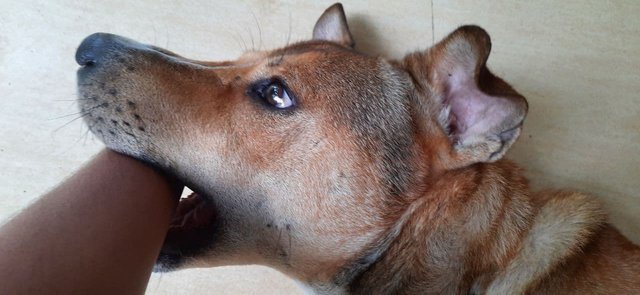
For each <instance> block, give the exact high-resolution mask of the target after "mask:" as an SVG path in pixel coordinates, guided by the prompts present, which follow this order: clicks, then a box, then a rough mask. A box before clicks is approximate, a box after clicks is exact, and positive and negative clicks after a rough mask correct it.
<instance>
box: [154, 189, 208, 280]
mask: <svg viewBox="0 0 640 295" xmlns="http://www.w3.org/2000/svg"><path fill="white" fill-rule="evenodd" d="M216 217H217V212H216V210H215V206H214V205H213V204H212V202H211V201H210V200H209V199H208V198H206V197H204V196H203V195H201V194H198V193H191V194H190V195H189V196H187V197H186V198H181V199H180V202H179V203H178V206H177V208H176V211H175V212H174V214H173V217H172V219H171V223H170V225H169V231H168V232H167V236H166V238H165V241H164V244H163V246H162V249H161V250H160V254H159V256H158V260H157V261H156V266H155V267H154V271H155V272H167V271H171V270H174V269H176V268H178V267H179V266H180V265H181V264H183V263H184V262H185V260H188V259H189V258H194V257H196V256H198V255H199V254H202V253H204V252H207V250H209V249H210V248H211V247H212V246H213V245H212V244H213V242H214V240H215V238H216V236H217V234H216V229H217V225H218V223H217V218H216Z"/></svg>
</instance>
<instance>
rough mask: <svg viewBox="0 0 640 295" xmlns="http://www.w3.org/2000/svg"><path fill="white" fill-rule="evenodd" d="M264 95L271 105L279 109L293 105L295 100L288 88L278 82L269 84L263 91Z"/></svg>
mask: <svg viewBox="0 0 640 295" xmlns="http://www.w3.org/2000/svg"><path fill="white" fill-rule="evenodd" d="M262 97H263V98H264V99H265V100H266V101H267V102H268V103H269V104H270V105H272V106H274V107H276V108H279V109H286V108H288V107H290V106H292V105H293V100H292V99H291V97H290V96H289V93H287V90H286V88H285V87H284V86H283V85H282V84H280V83H278V82H273V83H271V84H269V85H268V86H267V88H266V89H265V90H264V91H263V92H262Z"/></svg>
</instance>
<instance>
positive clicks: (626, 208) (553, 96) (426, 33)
mask: <svg viewBox="0 0 640 295" xmlns="http://www.w3.org/2000/svg"><path fill="white" fill-rule="evenodd" d="M330 4H331V2H329V1H313V2H311V1H304V2H303V1H294V0H285V1H277V0H264V1H260V0H252V1H243V2H239V1H227V2H221V1H192V2H190V4H188V5H187V4H184V3H182V2H181V1H150V0H142V1H97V0H87V1H72V0H57V1H21V0H0V8H1V9H0V102H1V104H0V167H2V168H3V169H2V172H1V173H0V221H2V220H6V219H7V218H9V217H10V216H11V215H12V214H15V213H16V212H17V211H19V210H20V208H23V207H24V206H26V205H28V204H29V203H30V202H31V201H33V199H34V198H35V197H37V196H38V195H40V194H42V193H43V192H45V191H46V190H47V189H49V188H51V187H52V186H53V185H55V184H56V183H57V182H59V181H60V180H62V179H64V177H65V176H67V175H69V174H70V173H71V172H72V171H74V170H75V169H76V168H77V167H78V166H79V165H81V163H83V162H84V161H86V160H87V159H88V158H90V157H91V155H93V154H95V153H96V152H97V151H98V150H99V149H100V148H101V147H102V145H101V144H100V143H99V142H97V141H96V140H94V139H92V137H91V136H90V135H87V134H86V132H85V131H86V128H85V127H83V126H82V123H81V122H80V120H76V121H73V122H71V123H69V124H67V123H68V122H69V121H70V120H71V119H73V118H74V116H69V117H63V118H57V117H60V116H64V115H68V114H71V113H75V112H76V110H75V106H74V103H73V102H72V101H68V100H72V99H73V98H74V96H75V86H74V84H75V69H76V65H75V62H74V60H73V54H74V50H75V47H76V46H77V45H78V43H79V42H80V40H82V38H83V37H84V36H86V35H88V34H90V33H92V32H96V31H105V32H111V33H116V34H120V35H124V36H129V37H131V38H134V39H137V40H139V41H142V42H146V43H153V44H156V45H159V46H162V47H166V48H168V49H171V50H172V51H175V52H178V53H180V54H183V55H185V56H188V57H192V58H196V59H205V60H207V59H208V60H219V59H228V58H234V57H235V56H237V55H238V54H239V53H240V52H241V51H242V50H243V48H245V47H248V48H251V47H254V48H273V47H277V46H279V45H283V44H284V43H285V42H286V40H287V38H288V35H289V34H290V35H291V37H290V38H291V40H302V39H305V38H307V37H308V36H309V35H310V32H311V28H312V26H313V23H314V22H315V18H316V17H317V16H318V15H319V14H320V13H321V12H322V10H323V9H324V8H325V7H326V6H328V5H330ZM344 5H345V8H346V10H347V13H348V20H349V22H350V24H351V27H352V32H353V33H354V35H355V38H356V41H357V43H358V48H360V49H361V50H363V51H365V52H368V53H371V54H384V55H387V56H391V57H399V56H402V54H403V53H405V52H408V51H412V50H416V49H420V48H425V47H426V46H429V45H431V44H432V43H433V40H434V37H435V39H436V40H437V39H439V38H441V37H443V36H444V35H446V34H447V33H448V32H449V31H451V30H452V29H454V28H455V27H457V26H458V25H461V24H466V23H474V24H479V25H482V26H483V27H485V28H486V29H487V30H488V31H489V32H490V34H491V35H492V37H493V54H492V56H491V58H490V61H489V64H490V66H491V67H492V69H493V70H494V71H495V72H496V73H498V74H499V75H501V76H503V77H505V78H506V79H507V80H508V81H510V82H511V83H512V84H513V85H514V86H515V87H516V88H517V89H518V90H519V91H520V92H522V93H523V94H524V95H525V96H526V97H527V98H528V100H529V103H530V113H529V117H528V119H527V121H526V123H525V130H524V133H523V135H522V136H521V139H520V141H519V143H517V144H516V146H515V148H514V149H513V150H512V152H511V153H510V156H511V158H513V159H514V160H516V161H517V162H519V163H521V164H522V165H523V166H524V167H526V168H527V174H528V175H529V176H530V177H531V179H532V184H533V185H534V187H537V188H540V187H572V188H575V189H579V190H581V191H584V192H589V193H592V194H594V195H596V196H598V197H599V198H600V199H601V200H602V201H603V203H604V204H605V206H606V208H607V209H608V210H609V212H610V213H611V220H612V221H613V222H614V224H615V225H616V226H618V227H619V228H620V229H621V230H622V231H623V232H624V233H625V234H627V235H628V236H629V237H631V238H632V239H633V240H634V241H636V242H640V193H639V192H640V18H639V17H638V15H640V2H638V1H526V2H525V1H517V2H516V1H506V0H505V1H471V0H469V1H463V0H460V1H439V0H434V1H365V0H361V1H345V3H344ZM258 25H259V27H260V29H258ZM0 238H1V237H0ZM148 293H149V294H296V293H300V291H299V289H297V287H296V286H295V284H293V282H292V281H290V280H288V279H286V278H284V276H282V275H281V274H279V273H277V272H275V271H272V270H269V269H266V268H263V267H256V266H250V267H227V268H219V269H208V270H188V271H181V272H177V273H171V274H164V275H153V276H152V279H151V282H150V284H149V288H148Z"/></svg>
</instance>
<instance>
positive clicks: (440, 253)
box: [347, 160, 534, 294]
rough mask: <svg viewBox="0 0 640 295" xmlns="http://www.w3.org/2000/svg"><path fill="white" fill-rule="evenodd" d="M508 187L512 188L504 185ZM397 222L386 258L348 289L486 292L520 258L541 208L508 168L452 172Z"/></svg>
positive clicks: (505, 163)
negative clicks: (537, 209) (494, 276)
mask: <svg viewBox="0 0 640 295" xmlns="http://www.w3.org/2000/svg"><path fill="white" fill-rule="evenodd" d="M506 183H509V185H508V186H507V185H505V184H506ZM425 186H427V187H428V189H427V191H426V192H425V193H424V194H423V195H421V196H420V197H418V198H416V199H414V200H412V201H411V202H410V204H409V205H408V206H407V207H406V211H405V214H403V215H401V217H400V218H399V219H398V220H397V224H398V225H399V226H398V229H395V228H393V229H395V230H397V233H394V232H393V230H392V231H391V233H390V236H395V237H394V239H393V240H391V241H389V243H386V244H387V245H385V243H382V245H381V246H382V247H385V248H384V249H385V251H384V252H383V253H381V254H380V255H378V257H377V260H376V261H375V262H373V263H371V264H370V265H369V266H368V268H367V269H366V270H364V271H362V272H361V273H360V274H359V275H358V276H356V277H355V279H354V280H353V281H351V283H350V284H349V287H348V288H347V289H349V290H350V293H354V294H413V293H416V294H425V293H434V294H436V293H437V294H458V293H473V292H472V289H484V288H485V287H486V285H487V284H488V283H489V282H490V280H491V279H492V278H489V277H486V276H485V275H483V274H490V273H495V272H497V271H498V270H500V269H503V268H504V267H505V265H507V264H508V262H509V261H510V260H511V258H512V257H514V255H515V254H516V252H517V250H518V248H519V247H520V244H521V241H522V237H523V236H524V235H525V234H526V232H527V231H528V229H529V227H530V226H531V221H532V217H533V215H534V207H533V205H532V204H531V202H530V198H529V196H528V193H527V191H528V188H527V182H526V180H525V179H524V177H523V176H522V174H521V172H520V170H519V169H518V168H517V167H516V166H515V165H513V164H512V163H510V162H509V161H506V160H502V161H499V162H496V163H492V164H476V165H472V166H470V167H467V168H464V169H458V170H455V171H449V172H445V173H443V174H442V175H441V176H439V177H437V178H435V180H434V181H432V182H430V183H429V184H426V185H425Z"/></svg>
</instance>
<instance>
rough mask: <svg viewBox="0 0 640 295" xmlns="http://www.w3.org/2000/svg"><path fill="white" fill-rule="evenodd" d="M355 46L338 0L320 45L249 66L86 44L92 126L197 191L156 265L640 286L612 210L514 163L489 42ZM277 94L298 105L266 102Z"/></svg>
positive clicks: (247, 61) (428, 280) (483, 38)
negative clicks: (553, 186) (544, 183)
mask: <svg viewBox="0 0 640 295" xmlns="http://www.w3.org/2000/svg"><path fill="white" fill-rule="evenodd" d="M353 46H354V40H353V38H352V36H351V33H350V32H349V29H348V25H347V20H346V17H345V15H344V12H343V10H342V6H341V5H340V4H336V5H334V6H332V7H330V8H329V9H327V10H326V11H325V13H324V14H323V15H322V16H321V17H320V18H319V20H318V22H317V23H316V26H315V28H314V30H313V39H312V40H310V41H306V42H301V43H296V44H293V45H289V46H287V47H285V48H281V49H276V50H272V51H253V52H247V53H245V54H244V55H243V56H241V57H240V58H239V59H238V60H237V61H229V62H199V61H194V60H189V59H186V58H183V57H180V56H178V55H175V54H173V53H171V52H168V51H166V50H164V49H160V48H157V47H153V46H148V45H143V44H140V43H137V42H135V41H132V40H129V39H126V38H122V37H118V36H114V35H107V34H97V35H93V36H90V37H88V38H87V39H86V40H85V41H84V42H83V44H82V45H81V46H80V48H79V49H78V53H77V59H78V61H79V63H80V64H81V65H83V67H82V68H81V69H80V70H79V72H78V85H79V93H80V98H81V99H80V100H79V104H80V108H81V111H83V112H84V113H86V114H87V115H86V116H85V120H86V122H87V124H88V125H89V128H90V130H91V131H92V132H93V133H94V134H95V135H96V136H98V137H99V138H100V139H101V140H102V141H103V142H104V143H105V144H106V145H107V147H109V148H111V149H113V150H116V151H119V152H122V153H124V154H128V155H131V156H133V157H136V158H138V159H141V160H143V161H145V162H147V163H150V164H152V165H155V166H156V167H158V168H160V169H162V170H164V171H167V172H169V173H172V174H174V175H175V176H176V177H178V178H179V179H181V180H182V181H183V182H184V183H185V184H186V185H188V186H189V187H190V188H192V189H193V190H194V191H195V192H196V195H195V196H194V197H193V198H191V199H188V200H186V201H183V202H182V203H181V207H179V209H178V214H177V215H178V217H176V224H175V225H174V226H173V227H172V229H171V230H170V231H169V233H168V235H167V240H166V242H165V245H164V247H163V250H162V253H161V254H160V257H159V260H158V268H157V269H158V270H161V271H163V270H164V271H166V270H172V269H177V268H184V267H213V266H219V265H230V264H262V265H267V266H270V267H272V268H275V269H277V270H279V271H281V272H283V273H285V274H287V275H288V276H290V277H291V278H293V279H295V280H297V281H298V282H300V283H301V284H302V285H303V286H304V287H305V289H306V290H308V291H309V292H310V293H317V294H635V293H640V280H639V278H640V248H638V247H637V246H635V245H633V244H632V243H631V242H629V241H628V240H627V239H626V238H624V237H623V236H622V235H621V234H620V233H618V231H616V230H615V229H614V228H613V227H612V226H611V225H609V224H608V223H607V218H606V214H605V213H604V212H603V211H602V209H601V208H600V206H599V205H598V203H597V202H595V201H594V200H593V199H592V198H590V197H588V196H585V195H583V194H580V193H575V192H568V191H543V192H532V191H531V190H530V189H529V188H528V184H527V180H526V179H525V178H524V176H523V173H522V171H521V169H520V168H518V167H517V166H516V165H515V164H513V163H512V162H510V161H508V160H506V159H503V156H504V154H505V153H506V152H507V150H508V149H509V147H510V146H511V145H512V144H513V143H514V142H515V141H516V139H517V138H518V135H519V134H520V130H521V128H522V122H523V120H524V118H525V115H526V112H527V103H526V100H525V99H524V97H522V96H521V95H520V94H519V93H517V92H516V91H515V90H514V89H513V88H512V87H511V86H510V85H509V84H507V83H506V82H504V81H503V80H502V79H500V78H498V77H496V76H495V75H493V74H492V73H491V72H490V71H489V70H488V69H487V67H486V61H487V59H488V57H489V52H490V50H491V42H490V39H489V35H488V34H487V33H486V32H485V31H484V30H483V29H481V28H479V27H476V26H464V27H461V28H459V29H457V30H455V31H454V32H453V33H451V34H450V35H449V36H447V37H445V38H444V39H443V40H442V41H441V42H439V43H438V44H436V45H435V46H433V47H432V48H430V49H427V50H425V51H418V52H415V53H411V54H408V55H407V56H405V57H404V58H402V59H400V60H387V59H384V58H382V57H371V56H366V55H363V54H361V53H358V52H357V51H355V50H354V49H353ZM261 83H262V84H261ZM265 83H280V84H282V85H284V86H283V87H284V88H285V90H286V91H287V92H288V93H289V95H290V96H292V97H293V98H294V100H295V105H294V106H292V107H291V108H287V109H275V108H273V107H272V106H270V105H268V104H266V103H265V102H264V101H263V100H262V99H261V98H260V97H256V94H255V93H254V92H253V91H254V90H253V89H256V87H262V86H261V85H263V84H265ZM285 86H286V87H285ZM196 207H198V208H205V207H206V208H207V209H203V210H202V211H197V210H193V211H190V210H191V209H193V208H196ZM185 212H195V213H199V214H200V215H199V217H196V216H195V213H194V214H192V215H188V214H187V213H185ZM194 220H198V221H197V222H195V221H194ZM185 224H189V225H188V226H187V225H185Z"/></svg>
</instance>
